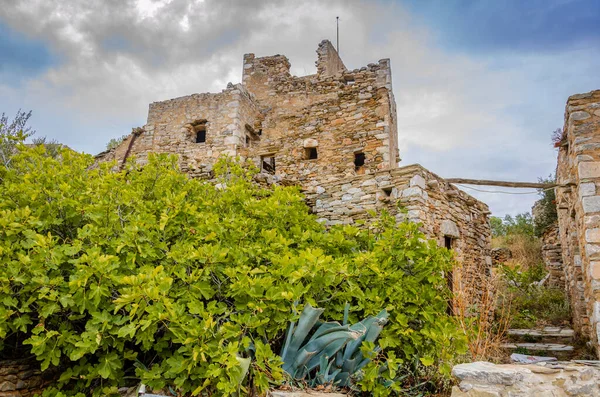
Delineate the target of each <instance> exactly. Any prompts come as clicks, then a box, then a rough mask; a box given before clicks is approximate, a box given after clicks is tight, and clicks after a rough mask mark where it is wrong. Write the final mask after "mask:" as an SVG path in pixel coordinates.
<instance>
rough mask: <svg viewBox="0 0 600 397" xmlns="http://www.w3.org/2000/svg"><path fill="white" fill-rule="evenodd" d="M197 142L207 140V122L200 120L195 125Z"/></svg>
mask: <svg viewBox="0 0 600 397" xmlns="http://www.w3.org/2000/svg"><path fill="white" fill-rule="evenodd" d="M193 129H194V134H195V139H196V143H204V142H206V122H205V121H204V122H199V123H196V124H194V125H193Z"/></svg>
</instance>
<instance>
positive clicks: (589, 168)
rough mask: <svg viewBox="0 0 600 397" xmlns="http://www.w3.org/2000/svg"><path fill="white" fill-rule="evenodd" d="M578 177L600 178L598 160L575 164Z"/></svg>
mask: <svg viewBox="0 0 600 397" xmlns="http://www.w3.org/2000/svg"><path fill="white" fill-rule="evenodd" d="M577 169H578V171H579V178H581V179H587V178H600V161H584V162H583V163H579V165H578V166H577Z"/></svg>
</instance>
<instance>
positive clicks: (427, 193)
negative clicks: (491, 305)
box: [305, 165, 492, 291]
mask: <svg viewBox="0 0 600 397" xmlns="http://www.w3.org/2000/svg"><path fill="white" fill-rule="evenodd" d="M305 193H306V195H307V198H308V201H309V204H310V205H312V206H313V212H314V213H315V214H316V215H317V216H318V217H319V218H320V219H321V220H322V221H323V222H325V223H326V224H328V225H332V224H352V223H354V222H356V221H357V220H366V221H368V220H369V219H370V218H371V215H370V214H369V211H372V210H375V211H378V210H382V209H385V210H387V211H388V212H389V213H390V214H391V215H393V216H395V217H396V219H397V220H398V221H399V222H401V221H404V220H409V221H412V222H420V223H422V224H423V229H422V231H423V232H424V233H425V234H426V235H427V236H428V237H429V238H431V239H434V240H436V241H437V242H438V245H440V246H446V245H447V244H449V245H450V246H451V248H452V249H453V250H454V252H455V255H456V259H457V260H458V261H459V262H460V263H461V265H462V266H461V267H460V268H459V269H457V270H456V271H455V273H454V275H453V276H454V283H453V287H454V288H455V290H461V291H463V290H465V289H467V288H469V287H471V286H479V287H480V286H481V284H479V283H478V282H479V281H481V278H484V277H486V276H487V275H489V271H490V267H491V264H492V261H491V257H490V245H491V231H490V226H489V217H488V216H489V214H490V212H489V209H488V207H487V206H486V205H485V204H483V203H481V202H479V201H477V200H475V199H474V198H473V197H471V196H470V195H468V194H467V193H465V192H463V191H461V190H458V189H457V188H455V187H454V186H453V185H451V184H449V183H447V182H445V181H444V180H443V179H442V178H440V177H439V176H437V175H435V174H433V173H431V172H429V171H427V170H426V169H425V168H423V167H421V166H420V165H411V166H407V167H401V168H398V169H393V170H388V171H380V172H377V173H374V174H370V175H360V176H355V177H352V178H347V179H343V180H337V181H330V182H327V183H323V184H320V185H318V186H316V187H314V188H313V187H311V188H309V189H308V190H307V191H305ZM467 284H469V285H467Z"/></svg>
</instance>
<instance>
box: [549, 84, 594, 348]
mask: <svg viewBox="0 0 600 397" xmlns="http://www.w3.org/2000/svg"><path fill="white" fill-rule="evenodd" d="M558 146H559V147H560V149H559V154H558V166H557V171H556V177H557V182H558V183H559V184H560V185H563V186H560V187H557V188H556V201H557V210H558V221H559V228H560V240H561V246H562V250H563V263H564V268H565V282H566V286H567V291H568V294H569V297H570V300H571V307H572V310H573V323H574V326H575V330H576V331H578V332H579V333H581V334H582V335H583V336H585V337H586V338H589V339H590V340H591V341H592V343H593V344H594V345H595V346H596V347H597V348H598V353H599V354H600V348H599V341H600V189H599V187H600V90H598V91H592V92H588V93H585V94H579V95H573V96H571V97H570V98H569V99H568V101H567V106H566V110H565V125H564V128H563V137H562V140H561V142H559V143H558Z"/></svg>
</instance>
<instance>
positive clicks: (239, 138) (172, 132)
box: [100, 84, 261, 177]
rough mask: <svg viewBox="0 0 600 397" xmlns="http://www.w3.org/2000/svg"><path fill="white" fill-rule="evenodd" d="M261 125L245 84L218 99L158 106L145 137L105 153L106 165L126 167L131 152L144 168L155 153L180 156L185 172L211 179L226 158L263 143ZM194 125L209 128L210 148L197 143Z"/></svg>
mask: <svg viewBox="0 0 600 397" xmlns="http://www.w3.org/2000/svg"><path fill="white" fill-rule="evenodd" d="M260 119H261V114H260V111H259V108H258V105H257V104H256V103H255V101H254V100H253V99H252V97H251V95H250V94H249V93H248V92H247V91H246V89H245V88H244V87H243V86H242V85H240V84H238V85H229V86H228V88H227V89H225V90H223V91H222V92H220V93H216V94H211V93H206V94H194V95H190V96H185V97H180V98H175V99H171V100H168V101H162V102H154V103H151V104H150V108H149V111H148V121H147V123H146V125H144V127H142V133H141V134H140V135H139V136H135V134H131V135H130V136H129V137H128V138H127V139H126V140H125V141H123V143H122V144H120V145H119V146H118V147H117V148H115V149H113V150H111V151H109V152H105V153H102V154H101V155H100V160H108V161H112V160H117V161H118V162H119V163H121V162H122V161H123V160H124V159H125V157H126V156H125V154H126V153H127V152H128V150H130V153H129V155H130V156H135V157H136V159H137V161H138V162H140V163H142V164H143V163H144V162H145V161H146V158H147V156H148V153H150V152H152V153H174V154H177V155H179V161H180V167H181V169H182V170H183V171H185V172H188V173H189V174H190V175H191V176H194V177H207V176H210V172H211V170H212V166H213V164H214V163H215V161H216V160H217V158H218V157H219V156H220V155H229V156H236V155H238V154H239V153H240V150H241V149H242V148H245V147H246V146H248V145H252V144H253V142H254V141H255V140H256V139H258V133H257V131H255V130H254V127H255V126H256V125H260ZM194 124H204V126H205V130H206V132H205V142H201V143H198V142H196V138H197V137H196V133H195V131H194ZM247 138H248V139H247ZM132 140H133V144H131V141H132Z"/></svg>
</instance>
